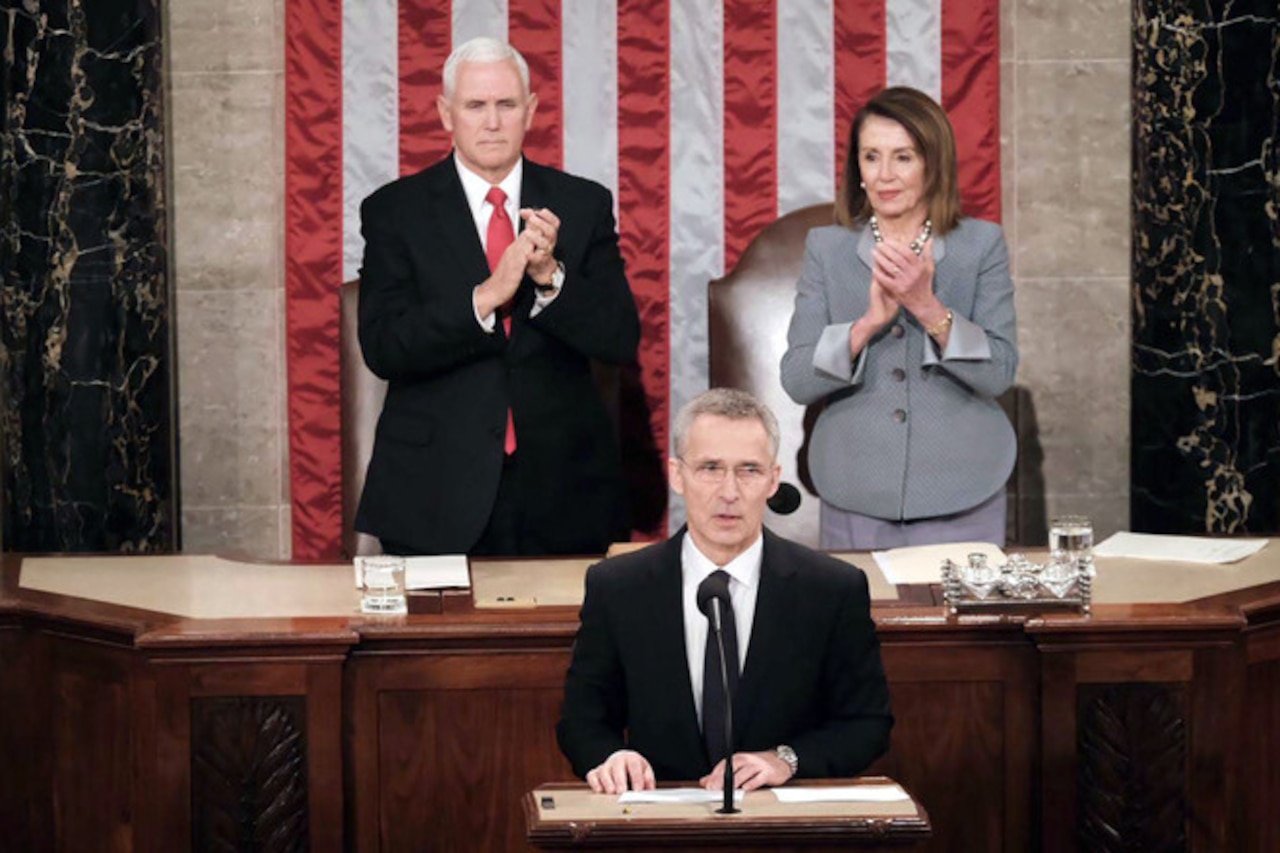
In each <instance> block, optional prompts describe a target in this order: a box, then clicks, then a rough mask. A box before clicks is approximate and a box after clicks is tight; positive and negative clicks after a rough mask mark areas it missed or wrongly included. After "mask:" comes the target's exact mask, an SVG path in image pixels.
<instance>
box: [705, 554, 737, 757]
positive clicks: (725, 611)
mask: <svg viewBox="0 0 1280 853" xmlns="http://www.w3.org/2000/svg"><path fill="white" fill-rule="evenodd" d="M711 577H713V578H719V579H721V580H722V581H723V582H724V585H725V589H728V588H729V573H728V572H726V571H724V570H723V569H719V570H717V571H715V572H712V574H711ZM721 604H722V605H723V606H722V607H721V616H720V618H721V623H720V624H721V630H722V632H723V634H724V659H725V665H726V666H728V668H729V693H730V695H736V694H737V692H738V628H737V624H736V623H735V622H734V619H733V605H732V604H730V603H729V602H727V601H725V602H721ZM724 708H725V696H724V682H723V681H722V680H721V678H720V650H719V647H718V646H717V645H716V634H715V628H714V627H713V625H712V623H711V622H710V621H708V624H707V647H706V652H705V653H704V655H703V662H702V738H703V741H704V742H705V743H706V745H707V757H708V758H709V759H711V766H712V767H714V766H715V765H716V762H717V761H719V760H720V759H721V758H724V757H725V742H724Z"/></svg>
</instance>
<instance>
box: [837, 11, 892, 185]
mask: <svg viewBox="0 0 1280 853" xmlns="http://www.w3.org/2000/svg"><path fill="white" fill-rule="evenodd" d="M884 2H885V0H854V2H840V3H836V4H835V22H834V24H835V26H834V33H835V36H834V41H835V56H836V85H835V98H836V104H835V107H836V110H835V113H836V128H835V133H836V165H835V168H836V192H837V193H839V192H840V191H841V189H842V184H841V181H842V180H843V175H844V160H845V157H846V156H847V155H846V152H847V151H848V148H849V122H851V121H853V116H854V114H855V113H857V111H858V110H860V109H861V108H862V105H863V104H865V103H866V102H867V101H868V100H869V99H870V98H871V96H872V95H874V94H875V93H876V92H878V91H880V90H881V89H883V88H884V81H885V67H886V66H885V11H884Z"/></svg>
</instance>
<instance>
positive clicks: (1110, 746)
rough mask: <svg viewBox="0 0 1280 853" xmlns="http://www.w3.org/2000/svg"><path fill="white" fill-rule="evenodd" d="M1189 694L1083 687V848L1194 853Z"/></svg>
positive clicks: (1154, 688)
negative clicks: (1189, 806) (1190, 842)
mask: <svg viewBox="0 0 1280 853" xmlns="http://www.w3.org/2000/svg"><path fill="white" fill-rule="evenodd" d="M1186 709H1187V693H1186V690H1185V688H1183V687H1178V686H1170V685H1162V684H1107V685H1098V686H1081V688H1080V690H1079V693H1078V707H1077V714H1078V718H1077V719H1078V725H1077V729H1076V731H1077V748H1078V753H1077V754H1078V756H1079V758H1078V761H1079V763H1078V765H1077V776H1076V785H1077V795H1078V808H1079V811H1078V822H1077V831H1078V833H1079V848H1080V849H1081V850H1090V851H1094V853H1108V851H1130V850H1187V849H1189V846H1188V838H1187V820H1188V809H1187V791H1186V784H1187V779H1188V768H1187V756H1188V733H1187V710H1186Z"/></svg>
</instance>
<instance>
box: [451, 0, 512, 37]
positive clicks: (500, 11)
mask: <svg viewBox="0 0 1280 853" xmlns="http://www.w3.org/2000/svg"><path fill="white" fill-rule="evenodd" d="M441 2H443V0H441ZM479 36H489V37H490V38H495V39H497V40H498V41H506V40H507V0H454V3H453V44H454V46H455V47H456V46H457V45H460V44H462V43H463V42H465V41H470V40H471V39H473V38H477V37H479Z"/></svg>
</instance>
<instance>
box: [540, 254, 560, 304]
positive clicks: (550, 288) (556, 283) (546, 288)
mask: <svg viewBox="0 0 1280 853" xmlns="http://www.w3.org/2000/svg"><path fill="white" fill-rule="evenodd" d="M533 285H534V287H535V288H536V289H537V291H538V293H540V294H542V295H543V296H551V295H552V294H553V293H556V292H557V291H558V290H560V288H562V287H564V262H563V261H557V262H556V269H555V272H553V273H551V281H550V282H548V283H547V284H538V283H537V282H536V281H535V282H534V283H533Z"/></svg>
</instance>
